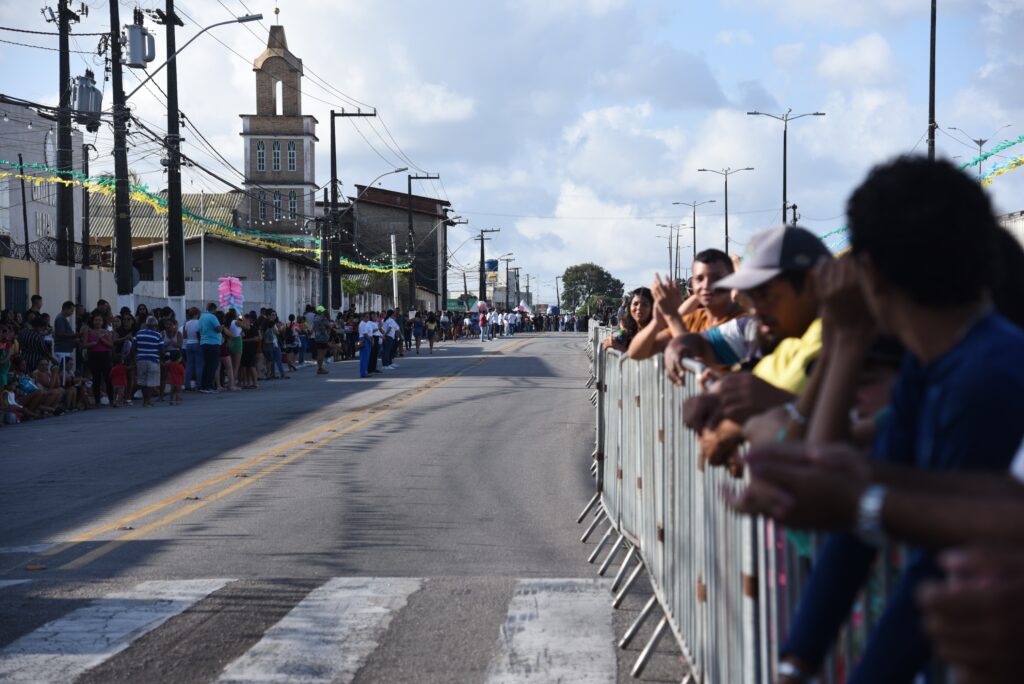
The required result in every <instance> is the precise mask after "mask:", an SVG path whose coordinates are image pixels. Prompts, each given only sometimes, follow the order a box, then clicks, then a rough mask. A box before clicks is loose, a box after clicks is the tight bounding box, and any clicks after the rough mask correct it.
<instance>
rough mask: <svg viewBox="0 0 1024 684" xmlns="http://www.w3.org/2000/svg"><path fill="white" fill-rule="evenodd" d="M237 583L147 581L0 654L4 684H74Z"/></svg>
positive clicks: (0, 677) (81, 610) (47, 626)
mask: <svg viewBox="0 0 1024 684" xmlns="http://www.w3.org/2000/svg"><path fill="white" fill-rule="evenodd" d="M231 581H232V580H230V579H197V580H178V581H152V582H142V583H141V584H139V585H137V586H135V587H134V588H132V589H129V590H127V591H122V592H113V593H111V594H108V595H107V596H104V597H103V598H101V599H98V600H96V601H93V602H91V603H90V604H89V605H87V606H85V607H83V608H79V609H78V610H75V611H73V612H71V613H69V614H68V615H65V616H64V617H62V618H59V619H57V620H54V621H52V622H49V623H47V624H45V625H43V626H42V627H40V628H39V629H37V630H35V631H34V632H31V633H29V634H27V635H25V636H23V637H22V638H20V639H18V640H17V641H14V642H13V643H11V644H9V645H8V646H6V647H5V648H4V649H3V650H0V681H3V682H33V683H34V684H42V683H44V682H68V681H71V680H72V679H74V678H75V677H77V676H78V675H80V674H82V673H83V672H85V671H86V670H88V669H89V668H91V667H95V666H96V665H99V664H100V663H102V662H103V661H105V660H107V659H108V658H110V657H111V656H113V655H114V654H116V653H118V652H120V651H122V650H124V649H125V648H127V647H128V645H129V644H131V642H132V641H134V640H135V639H138V638H139V637H140V636H142V635H143V634H146V633H147V632H150V631H152V630H153V629H156V628H157V627H159V626H160V625H162V624H163V623H164V622H166V621H167V620H168V619H170V618H172V617H174V616H175V615H178V614H179V613H181V612H183V611H185V610H186V609H187V608H188V607H189V606H191V605H193V604H194V603H196V602H197V601H200V600H202V599H203V598H205V597H206V596H209V595H210V594H211V593H213V592H214V591H217V590H218V589H220V588H221V587H223V586H224V585H226V584H227V583H228V582H231Z"/></svg>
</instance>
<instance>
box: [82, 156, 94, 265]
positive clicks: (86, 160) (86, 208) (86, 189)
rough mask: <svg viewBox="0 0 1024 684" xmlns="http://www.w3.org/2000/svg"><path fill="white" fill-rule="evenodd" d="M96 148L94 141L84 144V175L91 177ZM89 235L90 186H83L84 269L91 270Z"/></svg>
mask: <svg viewBox="0 0 1024 684" xmlns="http://www.w3.org/2000/svg"><path fill="white" fill-rule="evenodd" d="M90 148H92V149H93V150H95V149H96V146H95V145H93V144H92V143H85V144H84V145H82V175H83V176H85V177H86V178H88V177H89V149H90ZM90 242H91V240H90V235H89V186H87V185H83V186H82V269H83V270H85V271H88V270H89V256H90V255H89V251H90V249H91V245H90Z"/></svg>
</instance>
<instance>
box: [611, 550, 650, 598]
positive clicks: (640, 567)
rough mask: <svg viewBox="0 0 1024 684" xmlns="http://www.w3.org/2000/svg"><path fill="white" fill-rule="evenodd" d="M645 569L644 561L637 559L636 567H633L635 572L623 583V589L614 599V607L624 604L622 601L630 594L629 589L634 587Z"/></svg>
mask: <svg viewBox="0 0 1024 684" xmlns="http://www.w3.org/2000/svg"><path fill="white" fill-rule="evenodd" d="M643 569H644V562H643V561H642V560H640V561H637V564H636V567H635V568H633V572H631V573H630V575H629V579H627V580H626V583H625V584H623V585H622V590H621V591H620V592H619V593H618V595H617V596H616V597H615V600H614V601H612V608H618V607H619V606H621V605H622V602H623V601H624V600H625V599H626V594H628V593H629V590H630V589H632V588H633V582H636V578H637V577H639V576H640V573H641V572H642V571H643Z"/></svg>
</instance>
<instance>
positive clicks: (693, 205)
mask: <svg viewBox="0 0 1024 684" xmlns="http://www.w3.org/2000/svg"><path fill="white" fill-rule="evenodd" d="M714 203H715V200H704V201H703V202H698V201H697V200H694V201H692V202H673V203H672V204H681V205H683V206H684V207H690V208H691V209H693V225H692V226H690V227H691V228H693V260H694V261H696V260H697V207H699V206H701V205H703V204H714ZM782 221H783V223H785V221H786V215H785V214H783V215H782ZM678 246H679V243H678V242H676V247H677V248H678ZM678 267H679V257H678V256H677V257H676V268H678Z"/></svg>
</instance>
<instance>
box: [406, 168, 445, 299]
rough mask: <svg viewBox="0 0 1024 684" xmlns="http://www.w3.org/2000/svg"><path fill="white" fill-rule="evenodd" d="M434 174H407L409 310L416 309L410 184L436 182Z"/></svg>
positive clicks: (414, 240)
mask: <svg viewBox="0 0 1024 684" xmlns="http://www.w3.org/2000/svg"><path fill="white" fill-rule="evenodd" d="M440 177H441V176H439V175H438V174H436V173H425V174H423V175H415V174H409V192H408V200H409V202H408V210H409V259H410V261H411V262H412V270H411V271H409V308H410V309H413V308H415V307H416V233H415V230H414V228H413V225H412V182H413V181H414V180H436V179H438V178H440Z"/></svg>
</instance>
